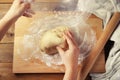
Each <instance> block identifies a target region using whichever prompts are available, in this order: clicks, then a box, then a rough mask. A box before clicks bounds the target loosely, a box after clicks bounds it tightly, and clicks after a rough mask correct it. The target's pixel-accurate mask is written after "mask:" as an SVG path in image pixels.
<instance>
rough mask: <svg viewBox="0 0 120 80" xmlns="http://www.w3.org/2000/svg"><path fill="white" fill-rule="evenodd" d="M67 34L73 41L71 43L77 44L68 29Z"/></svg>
mask: <svg viewBox="0 0 120 80" xmlns="http://www.w3.org/2000/svg"><path fill="white" fill-rule="evenodd" d="M67 34H68V35H69V36H70V38H71V40H72V41H73V43H74V44H75V45H76V46H77V45H78V44H77V42H76V40H75V38H74V36H73V34H72V33H71V32H70V31H67Z"/></svg>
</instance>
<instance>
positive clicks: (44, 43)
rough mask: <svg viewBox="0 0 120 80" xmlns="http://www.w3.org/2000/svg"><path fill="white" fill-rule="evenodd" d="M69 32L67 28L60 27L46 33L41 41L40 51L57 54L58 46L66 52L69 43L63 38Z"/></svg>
mask: <svg viewBox="0 0 120 80" xmlns="http://www.w3.org/2000/svg"><path fill="white" fill-rule="evenodd" d="M67 30H69V28H68V27H66V26H59V27H56V28H53V29H51V30H48V31H46V32H45V33H44V34H43V35H42V37H41V39H40V42H39V43H40V44H39V45H40V49H41V51H42V52H45V53H47V54H55V53H57V49H56V46H58V45H59V46H60V47H61V48H63V49H64V50H66V49H67V42H66V40H65V38H64V37H63V33H64V32H65V31H67Z"/></svg>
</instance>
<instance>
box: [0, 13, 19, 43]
mask: <svg viewBox="0 0 120 80" xmlns="http://www.w3.org/2000/svg"><path fill="white" fill-rule="evenodd" d="M16 19H17V17H13V16H11V15H10V14H8V13H7V14H6V15H5V16H4V17H3V18H2V19H1V20H0V41H1V39H2V38H3V36H4V35H5V33H6V32H7V30H8V29H9V28H10V26H11V25H12V24H14V23H15V21H16Z"/></svg>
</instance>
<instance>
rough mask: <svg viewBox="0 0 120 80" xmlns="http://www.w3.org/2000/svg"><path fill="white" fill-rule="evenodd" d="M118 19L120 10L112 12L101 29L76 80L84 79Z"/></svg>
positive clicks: (119, 18)
mask: <svg viewBox="0 0 120 80" xmlns="http://www.w3.org/2000/svg"><path fill="white" fill-rule="evenodd" d="M119 20H120V12H116V13H114V15H113V16H112V18H111V20H110V21H109V23H108V24H107V26H106V28H105V30H104V31H103V33H102V35H101V36H100V38H99V40H98V41H97V43H96V45H95V46H94V47H93V49H92V50H91V52H90V54H89V56H88V57H89V58H88V57H87V58H86V59H85V64H84V66H83V69H82V71H81V74H80V72H79V73H78V74H79V75H78V78H77V80H85V78H86V77H87V75H88V73H89V72H90V70H91V69H92V67H93V65H94V63H95V62H96V60H97V58H98V56H99V54H100V53H101V51H102V50H103V48H104V46H105V44H106V42H107V40H108V39H109V37H110V36H111V34H112V33H113V31H114V29H115V28H116V27H117V24H118V22H119ZM80 76H81V78H80Z"/></svg>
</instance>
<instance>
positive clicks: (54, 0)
mask: <svg viewBox="0 0 120 80" xmlns="http://www.w3.org/2000/svg"><path fill="white" fill-rule="evenodd" d="M13 1H14V0H0V3H1V4H6V3H7V4H8V3H12V2H13ZM60 1H61V0H35V2H60Z"/></svg>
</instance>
